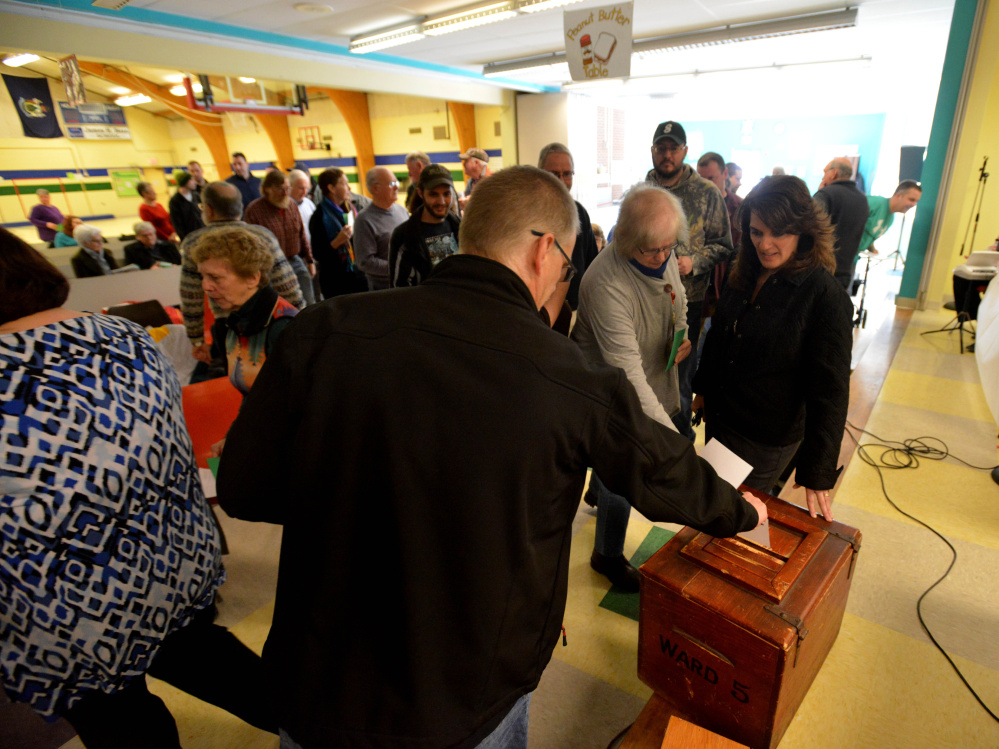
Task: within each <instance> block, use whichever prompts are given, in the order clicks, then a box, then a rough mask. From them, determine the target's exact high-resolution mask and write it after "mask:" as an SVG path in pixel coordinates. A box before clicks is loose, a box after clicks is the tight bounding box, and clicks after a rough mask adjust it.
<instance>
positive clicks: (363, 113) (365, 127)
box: [309, 87, 375, 195]
mask: <svg viewBox="0 0 999 749" xmlns="http://www.w3.org/2000/svg"><path fill="white" fill-rule="evenodd" d="M309 90H310V91H317V92H319V93H322V94H326V96H328V97H329V98H330V101H332V102H333V104H334V105H335V106H336V108H337V109H338V110H340V114H341V115H343V119H344V120H345V121H346V123H347V129H348V130H350V137H351V138H352V139H353V141H354V152H355V158H356V160H357V183H358V185H361V184H363V179H362V178H363V176H364V175H365V174H367V173H368V170H369V169H373V168H374V167H375V147H374V141H373V139H372V137H371V114H370V112H369V110H368V95H367V94H366V93H364V92H363V91H345V90H343V89H339V88H311V87H310V88H309ZM359 189H360V188H359ZM364 192H366V193H368V195H370V194H371V193H370V192H368V186H367V185H366V184H365V185H364Z"/></svg>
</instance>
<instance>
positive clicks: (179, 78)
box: [163, 73, 186, 83]
mask: <svg viewBox="0 0 999 749" xmlns="http://www.w3.org/2000/svg"><path fill="white" fill-rule="evenodd" d="M185 77H186V76H185V75H184V74H183V73H171V74H170V75H165V76H163V80H164V81H166V82H167V83H183V82H184V78H185Z"/></svg>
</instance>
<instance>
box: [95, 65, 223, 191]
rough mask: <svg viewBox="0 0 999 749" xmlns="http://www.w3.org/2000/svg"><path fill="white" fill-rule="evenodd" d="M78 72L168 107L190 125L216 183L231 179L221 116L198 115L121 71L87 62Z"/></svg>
mask: <svg viewBox="0 0 999 749" xmlns="http://www.w3.org/2000/svg"><path fill="white" fill-rule="evenodd" d="M79 65H80V70H81V71H83V72H85V73H89V74H90V75H95V76H97V77H98V78H103V79H104V80H106V81H111V82H112V83H117V84H118V85H119V86H125V87H126V88H131V89H134V90H137V91H141V92H142V93H144V94H146V96H149V97H151V98H153V99H156V100H157V101H158V102H160V103H161V104H165V105H166V106H168V107H169V108H170V109H171V111H173V112H175V113H176V114H179V115H180V116H181V117H183V118H184V119H185V120H187V121H188V122H190V123H191V126H192V127H194V129H195V130H197V131H198V135H200V136H201V139H202V140H203V141H204V142H205V145H206V146H208V152H209V153H210V154H211V155H212V160H213V161H214V162H215V170H216V171H217V172H218V175H219V179H225V178H226V177H229V176H231V175H232V165H231V164H230V162H229V148H228V146H227V145H226V140H225V130H223V128H222V116H221V115H218V114H212V113H210V112H198V111H196V110H193V109H190V108H189V107H188V106H187V98H186V97H183V96H174V95H173V94H171V93H170V91H169V89H167V88H166V87H164V86H159V85H157V84H155V83H153V82H152V81H147V80H146V79H145V78H139V77H138V76H136V75H132V74H131V73H128V72H126V71H123V70H118V69H117V68H114V67H111V66H110V65H104V64H102V63H99V62H88V61H86V60H79Z"/></svg>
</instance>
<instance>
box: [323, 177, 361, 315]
mask: <svg viewBox="0 0 999 749" xmlns="http://www.w3.org/2000/svg"><path fill="white" fill-rule="evenodd" d="M319 189H320V191H321V192H322V195H323V199H322V201H320V203H319V204H318V206H317V210H316V212H315V213H313V214H312V218H311V219H310V220H309V233H310V235H311V236H312V252H313V254H314V255H315V256H316V261H317V262H318V263H319V287H320V288H321V289H322V290H323V296H324V297H325V298H326V299H329V298H331V297H335V296H340V295H342V294H353V293H354V292H357V291H367V290H368V281H367V278H366V277H365V275H364V272H363V271H361V270H359V269H358V268H357V267H356V266H355V265H354V250H353V248H352V247H351V236H352V235H353V233H354V219H355V218H356V217H357V209H356V208H355V207H354V205H353V203H351V202H350V182H349V181H348V180H347V175H346V174H344V173H343V171H342V170H340V169H337V168H336V167H333V168H331V169H327V170H326V171H324V172H323V173H322V174H320V175H319Z"/></svg>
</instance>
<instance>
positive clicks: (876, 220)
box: [860, 179, 923, 254]
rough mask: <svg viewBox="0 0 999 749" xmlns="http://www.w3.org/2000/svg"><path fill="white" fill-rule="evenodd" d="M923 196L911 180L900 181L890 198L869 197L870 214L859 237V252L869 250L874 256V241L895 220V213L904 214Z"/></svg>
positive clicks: (916, 183) (921, 189)
mask: <svg viewBox="0 0 999 749" xmlns="http://www.w3.org/2000/svg"><path fill="white" fill-rule="evenodd" d="M922 196H923V188H921V187H920V186H919V183H918V182H915V181H914V180H911V179H906V180H902V181H901V182H899V184H898V187H896V188H895V194H894V195H892V196H891V197H890V198H882V197H880V196H877V195H869V196H868V197H867V204H868V206H870V209H871V213H870V215H869V216H868V217H867V223H866V224H865V225H864V233H863V234H862V235H861V237H860V250H861V251H863V250H867V249H870V250H871V251H872V252H874V253H875V254H876V253H877V250H875V249H874V240H876V239H878V238H879V237H881V236H882V235H883V234H884V233H885V232H886V231H888V228H889V227H890V226H891V224H892V221H894V220H895V214H896V213H905V212H906V211H908V210H909V209H910V208H912V207H913V206H915V205H916V203H918V202H919V199H920V198H921V197H922Z"/></svg>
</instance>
